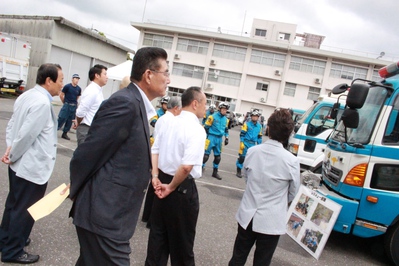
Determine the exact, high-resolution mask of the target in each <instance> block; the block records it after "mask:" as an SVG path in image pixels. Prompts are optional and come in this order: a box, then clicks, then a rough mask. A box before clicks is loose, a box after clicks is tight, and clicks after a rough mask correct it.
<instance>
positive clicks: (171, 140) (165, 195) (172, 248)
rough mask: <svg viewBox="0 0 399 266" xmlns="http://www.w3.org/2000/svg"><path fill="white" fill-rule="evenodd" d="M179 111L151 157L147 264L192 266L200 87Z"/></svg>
mask: <svg viewBox="0 0 399 266" xmlns="http://www.w3.org/2000/svg"><path fill="white" fill-rule="evenodd" d="M181 100H182V112H181V114H180V115H179V116H177V117H176V118H175V119H173V122H172V123H169V124H168V125H165V126H166V127H163V128H162V132H159V133H158V134H157V137H156V138H155V142H154V145H153V146H152V149H151V154H152V167H153V168H152V185H153V186H154V189H155V194H156V195H157V197H154V204H153V206H152V213H151V229H150V235H149V237H148V246H147V258H146V262H145V265H151V266H152V265H154V266H155V265H157V266H158V265H166V264H167V261H168V257H169V255H170V261H171V264H172V265H195V261H194V251H193V247H194V238H195V228H196V225H197V219H198V213H199V200H198V191H197V187H196V185H195V181H194V179H196V178H200V177H201V175H202V158H203V155H204V146H205V138H206V134H205V130H204V128H203V127H202V126H201V125H200V123H199V119H200V118H202V117H204V114H205V111H206V96H205V94H204V92H203V91H202V90H201V89H200V88H199V87H190V88H188V89H186V90H185V91H184V93H183V94H182V98H181Z"/></svg>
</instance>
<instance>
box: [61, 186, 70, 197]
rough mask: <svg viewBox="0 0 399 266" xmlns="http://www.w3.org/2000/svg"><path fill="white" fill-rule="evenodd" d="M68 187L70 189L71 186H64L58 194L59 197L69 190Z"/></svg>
mask: <svg viewBox="0 0 399 266" xmlns="http://www.w3.org/2000/svg"><path fill="white" fill-rule="evenodd" d="M70 187H71V184H68V186H66V187H65V188H64V189H63V190H62V191H61V192H60V195H64V194H65V192H67V191H68V189H69V188H70Z"/></svg>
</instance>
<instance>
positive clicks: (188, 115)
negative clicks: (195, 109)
mask: <svg viewBox="0 0 399 266" xmlns="http://www.w3.org/2000/svg"><path fill="white" fill-rule="evenodd" d="M180 116H182V117H189V119H191V120H193V121H195V122H198V123H199V120H198V117H197V116H196V115H195V114H194V113H192V112H189V111H184V110H182V111H181V113H180Z"/></svg>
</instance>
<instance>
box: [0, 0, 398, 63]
mask: <svg viewBox="0 0 399 266" xmlns="http://www.w3.org/2000/svg"><path fill="white" fill-rule="evenodd" d="M398 6H399V5H398V4H397V1H396V0H380V1H371V0H363V1H360V0H353V1H347V0H317V1H314V0H295V1H292V0H246V1H242V0H220V1H214V0H203V1H187V0H168V1H163V0H138V1H122V0H113V1H112V2H110V1H108V0H107V1H105V0H85V1H81V0H55V1H50V0H14V1H13V3H10V2H9V1H8V2H7V4H6V5H5V6H2V11H1V12H3V13H5V14H16V15H50V16H62V17H64V18H66V19H68V20H71V21H73V22H75V23H77V24H79V25H81V26H83V27H87V28H91V27H93V28H95V29H97V30H99V31H101V32H104V33H105V34H106V36H108V37H109V38H111V39H113V40H114V41H118V42H120V43H121V44H123V45H125V46H128V47H130V48H132V49H135V48H136V47H137V40H138V36H139V32H138V31H137V30H136V29H134V28H133V27H131V26H130V21H135V22H141V21H143V20H144V22H149V21H150V22H154V23H161V24H165V23H166V24H168V25H175V26H184V27H189V28H197V29H204V30H212V31H216V30H217V28H218V27H220V28H221V30H222V32H224V33H235V34H240V33H241V32H242V31H243V32H249V31H250V30H251V27H252V21H253V19H254V18H259V19H265V20H273V21H280V22H285V23H293V24H297V32H298V33H303V32H307V33H314V34H318V35H322V36H325V37H326V38H325V40H324V43H323V44H324V45H325V46H331V47H336V48H338V47H339V48H341V49H342V50H361V51H364V52H368V53H374V54H379V53H380V52H381V51H384V52H385V53H386V54H387V56H391V57H399V46H398V45H397V43H398V41H399V35H398V34H397V32H396V25H399V16H397V14H396V13H397V8H396V7H398ZM144 7H145V9H144ZM387 60H388V58H387Z"/></svg>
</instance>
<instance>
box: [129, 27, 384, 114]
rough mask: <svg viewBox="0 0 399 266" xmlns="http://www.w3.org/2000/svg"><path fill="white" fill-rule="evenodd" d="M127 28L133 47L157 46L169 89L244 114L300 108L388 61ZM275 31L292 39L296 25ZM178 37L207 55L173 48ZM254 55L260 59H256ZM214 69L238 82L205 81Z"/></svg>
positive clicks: (166, 30)
mask: <svg viewBox="0 0 399 266" xmlns="http://www.w3.org/2000/svg"><path fill="white" fill-rule="evenodd" d="M256 23H258V22H256V21H255V22H254V26H253V29H255V28H258V26H259V27H264V28H267V27H269V28H270V27H271V28H273V27H274V26H273V25H274V24H270V25H269V24H268V25H266V24H265V25H263V24H262V23H260V24H256ZM274 23H276V22H274ZM255 24H256V25H255ZM262 25H263V26H262ZM132 26H133V27H135V28H137V29H138V30H140V37H139V47H142V46H158V47H162V48H164V49H165V50H166V51H167V53H168V61H169V62H168V63H169V69H170V72H171V73H172V75H171V84H170V87H171V88H172V87H173V88H177V89H178V90H181V91H182V90H184V89H186V88H187V87H189V86H199V85H202V88H203V89H204V91H205V93H206V94H207V97H208V104H210V103H214V104H216V105H217V104H218V103H219V99H226V100H228V101H229V102H230V103H231V108H230V109H231V110H232V111H236V112H240V113H244V114H245V113H246V112H248V111H250V110H251V109H253V108H258V109H260V110H262V114H263V115H264V117H265V118H267V117H268V116H269V115H270V114H271V113H272V112H273V111H274V110H275V108H279V107H282V108H295V109H303V110H306V109H308V108H309V107H310V106H311V105H312V104H313V101H314V100H315V99H317V97H318V96H319V95H324V94H327V93H329V92H330V91H331V89H332V88H333V87H334V86H336V85H337V84H340V83H347V84H350V83H351V81H352V80H353V78H356V75H362V77H363V78H366V79H369V80H375V79H376V76H375V74H376V71H377V70H378V69H379V68H381V67H382V66H385V65H387V64H389V63H391V62H389V61H385V60H377V59H372V58H366V57H360V56H353V55H347V54H342V53H335V52H331V51H324V50H320V49H317V48H311V47H304V46H298V45H294V44H289V43H288V42H287V43H284V42H281V41H278V40H277V41H274V42H273V41H272V40H273V38H274V37H273V38H272V39H270V40H267V39H265V40H261V39H260V38H258V37H259V36H257V37H256V38H249V37H242V36H241V37H240V36H234V35H228V34H222V33H213V32H206V31H200V30H194V29H188V28H178V27H172V26H165V25H157V24H151V23H132ZM275 28H276V29H277V30H276V32H279V31H280V30H281V31H282V32H284V31H286V32H291V33H293V35H295V29H296V25H293V24H287V23H282V24H281V25H277V26H275ZM148 34H150V35H154V36H157V41H154V42H153V43H149V42H148V40H147V41H146V39H145V36H146V35H147V36H148ZM305 35H306V34H305ZM164 36H166V38H169V39H168V42H169V44H168V45H167V47H165V46H164V43H163V42H162V41H159V40H160V39H162V38H163V37H164ZM170 38H172V39H170ZM179 38H183V39H186V40H187V39H188V40H190V41H193V42H198V41H201V42H205V43H208V51H207V53H205V54H200V53H198V52H193V51H180V50H178V49H177V44H178V40H179ZM170 43H171V44H170ZM220 45H225V46H226V49H227V50H234V49H240V51H241V53H245V57H244V58H240V59H239V60H236V59H234V58H233V59H232V58H230V57H229V56H224V55H222V56H220V55H217V54H215V52H214V50H215V47H216V46H219V47H220ZM193 46H195V44H193ZM243 51H245V52H243ZM259 53H261V54H262V55H261V56H259ZM176 54H177V56H176V57H175V55H176ZM256 58H261V59H256ZM212 62H213V64H212ZM178 64H185V65H186V66H187V69H186V71H185V72H184V74H182V73H181V72H176V67H177V66H178ZM190 67H191V68H194V69H202V70H201V71H203V76H202V78H200V79H198V78H194V77H190V69H189V68H190ZM214 70H216V72H217V73H218V72H220V73H222V72H228V73H235V74H239V75H241V77H240V82H239V84H234V85H231V84H230V85H228V84H223V83H222V82H219V81H220V80H219V79H215V78H214V79H211V78H212V77H216V76H218V74H217V73H215V71H214ZM191 74H192V75H193V76H194V70H191ZM197 74H198V73H197ZM219 76H221V74H220V75H219ZM197 77H198V75H197ZM258 83H261V84H267V85H268V87H267V91H264V90H259V89H257V85H259V84H258ZM290 86H294V87H295V89H294V93H290V89H291V87H290ZM175 92H176V89H174V90H173V93H175ZM291 92H292V90H291Z"/></svg>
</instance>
